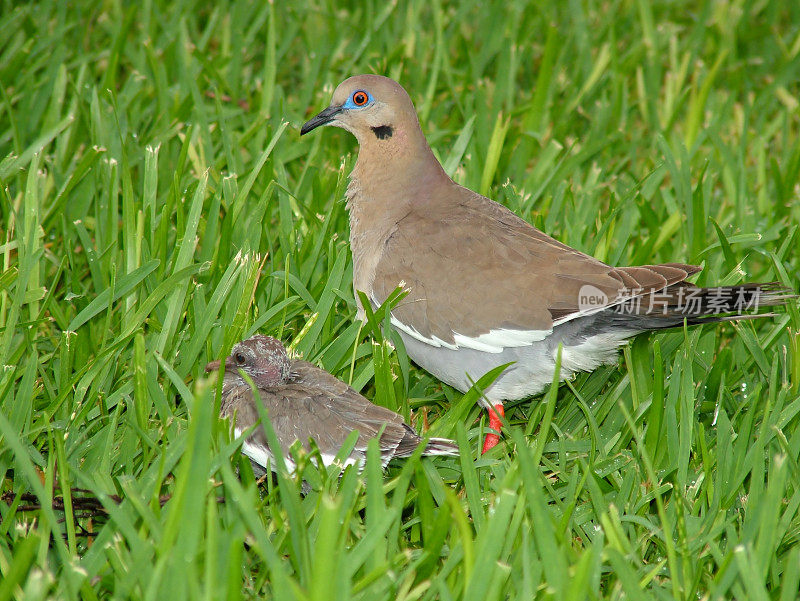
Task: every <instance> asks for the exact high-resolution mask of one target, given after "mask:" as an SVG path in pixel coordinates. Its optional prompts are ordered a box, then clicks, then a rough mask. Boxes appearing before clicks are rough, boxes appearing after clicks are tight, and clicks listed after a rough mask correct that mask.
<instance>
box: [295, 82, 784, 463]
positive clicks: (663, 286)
mask: <svg viewBox="0 0 800 601" xmlns="http://www.w3.org/2000/svg"><path fill="white" fill-rule="evenodd" d="M321 125H332V126H336V127H341V128H343V129H345V130H347V131H349V132H350V133H352V134H353V135H354V136H355V137H356V139H357V141H358V145H359V152H358V160H357V161H356V164H355V167H354V168H353V171H352V173H351V174H350V184H349V185H348V187H347V194H346V196H347V209H348V211H349V213H350V247H351V250H352V252H353V287H354V288H355V290H357V291H362V292H364V293H365V294H366V296H367V298H368V299H369V302H370V303H371V304H372V305H373V306H374V307H377V306H379V305H381V304H382V303H383V302H384V301H386V299H387V297H388V296H389V295H390V294H391V293H392V292H393V291H394V290H395V289H396V287H397V286H400V285H402V286H403V287H404V288H405V289H406V290H407V291H408V294H407V296H406V297H405V298H404V299H403V301H401V303H400V304H398V305H397V306H396V307H395V308H394V309H393V310H392V314H391V322H392V324H393V326H394V327H395V328H396V329H397V331H398V332H399V334H400V337H401V338H402V339H403V343H404V345H405V348H406V351H407V353H408V356H409V357H411V359H413V360H414V361H415V362H416V363H417V364H418V365H420V366H421V367H423V368H425V369H426V370H428V371H429V372H430V373H432V374H433V375H435V376H436V377H437V378H439V379H440V380H442V381H444V382H447V383H448V384H450V385H451V386H453V387H455V388H456V389H458V390H460V391H462V392H465V391H466V390H468V389H469V388H470V386H471V383H472V382H473V381H477V380H478V378H480V377H481V376H483V375H484V374H485V373H486V372H488V371H489V370H491V369H493V368H495V367H498V366H500V365H503V364H506V363H511V362H513V365H512V366H511V367H509V368H508V369H506V370H505V371H504V372H503V373H502V375H500V377H498V378H497V380H495V382H494V383H493V384H492V385H491V386H490V387H489V388H487V389H486V390H485V391H484V393H485V397H486V399H487V400H488V401H489V403H491V405H492V406H489V407H487V408H488V409H489V411H490V413H489V415H490V427H492V428H493V429H498V428H499V425H500V420H499V419H498V414H499V415H502V410H503V401H504V400H516V399H522V398H525V397H527V396H530V395H533V394H536V393H538V392H541V391H542V390H543V389H544V388H545V387H546V386H547V385H548V384H550V383H551V382H552V381H553V376H554V373H555V367H556V355H557V352H558V348H559V345H562V349H563V350H562V354H561V371H560V378H561V379H562V380H565V379H567V378H569V377H571V376H572V375H573V374H574V373H576V372H579V371H591V370H593V369H595V368H596V367H598V366H599V365H601V364H603V363H613V362H615V361H616V358H617V355H618V351H619V347H620V346H621V345H622V344H624V342H625V341H626V340H627V339H629V338H631V337H633V336H636V335H637V334H639V333H641V332H646V331H649V330H659V329H663V328H672V327H676V326H681V325H683V323H684V320H686V322H688V324H689V325H692V324H699V323H708V322H715V321H723V320H728V319H737V318H740V317H742V314H743V313H745V312H753V311H756V310H757V309H758V308H759V307H763V306H767V305H777V304H781V303H782V302H783V301H785V299H787V298H790V297H791V296H790V295H786V294H785V292H786V290H785V289H784V288H783V287H781V286H779V285H777V284H774V283H771V284H754V283H750V284H741V285H738V286H720V287H717V288H699V287H697V286H695V285H694V284H691V283H689V282H687V281H686V278H687V277H689V276H691V275H692V274H694V273H697V272H698V271H700V269H701V268H700V267H698V266H695V265H685V264H683V263H666V264H661V265H641V266H636V267H612V266H610V265H607V264H605V263H603V262H602V261H598V260H597V259H595V258H594V257H591V256H589V255H586V254H584V253H582V252H580V251H578V250H575V249H574V248H570V247H569V246H567V245H565V244H562V243H561V242H559V241H557V240H555V239H553V238H551V237H550V236H548V235H547V234H544V233H543V232H541V231H539V230H537V229H536V228H535V227H533V226H532V225H531V224H529V223H527V222H526V221H525V220H523V219H522V218H520V217H518V216H517V215H515V214H514V213H512V212H511V211H510V210H508V209H507V208H506V207H504V206H502V205H500V204H498V203H497V202H494V201H493V200H490V199H488V198H486V197H485V196H481V195H480V194H477V193H475V192H473V191H472V190H468V189H467V188H464V187H463V186H460V185H458V184H457V183H455V182H454V181H453V180H452V179H450V177H449V176H448V175H447V174H446V173H445V171H444V169H442V166H441V165H440V164H439V161H438V160H436V157H435V156H434V154H433V152H432V151H431V149H430V146H428V142H427V141H426V139H425V136H424V134H423V133H422V130H421V129H420V125H419V121H418V119H417V114H416V111H415V110H414V105H413V103H412V102H411V98H409V96H408V94H407V93H406V91H405V90H404V89H403V88H402V87H401V86H400V85H399V84H398V83H397V82H395V81H392V80H391V79H388V78H386V77H381V76H379V75H357V76H355V77H351V78H349V79H346V80H345V81H343V82H342V83H341V84H339V86H338V87H337V88H336V90H335V91H334V93H333V98H332V100H331V103H330V106H328V108H326V109H324V110H323V111H321V112H320V113H319V114H318V115H316V116H315V117H313V118H312V119H310V120H309V121H308V122H307V123H306V124H305V125H303V127H302V129H301V130H300V133H301V135H302V134H307V133H308V132H310V131H311V130H313V129H316V128H317V127H319V126H321ZM356 300H357V302H358V317H359V319H362V320H363V319H364V309H363V307H361V304H360V299H359V297H358V296H356ZM731 314H734V315H731ZM496 443H497V436H496V435H490V436H489V437H487V440H486V443H485V444H484V450H487V449H488V448H491V447H492V446H494V444H496Z"/></svg>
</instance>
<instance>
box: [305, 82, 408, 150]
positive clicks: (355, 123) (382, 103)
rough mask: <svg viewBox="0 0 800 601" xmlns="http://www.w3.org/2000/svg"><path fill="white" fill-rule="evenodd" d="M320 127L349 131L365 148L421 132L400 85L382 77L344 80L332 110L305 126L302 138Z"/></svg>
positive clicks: (337, 89) (330, 107)
mask: <svg viewBox="0 0 800 601" xmlns="http://www.w3.org/2000/svg"><path fill="white" fill-rule="evenodd" d="M321 125H333V126H335V127H341V128H342V129H346V130H347V131H349V132H350V133H352V134H353V135H354V136H355V137H356V138H357V139H358V141H359V143H360V144H362V145H363V144H364V143H367V142H373V141H377V142H387V143H391V142H392V141H395V140H397V138H398V137H399V138H406V137H408V136H410V135H414V134H415V133H416V132H417V131H418V130H419V121H418V120H417V113H416V111H415V110H414V104H413V103H412V102H411V98H409V96H408V94H407V93H406V91H405V90H404V89H403V87H402V86H401V85H400V84H398V83H397V82H396V81H393V80H391V79H389V78H388V77H383V76H381V75H355V76H353V77H350V78H348V79H345V80H344V81H343V82H342V83H340V84H339V86H338V87H337V88H336V90H335V91H334V93H333V98H332V99H331V103H330V106H328V108H326V109H324V110H323V111H321V112H320V113H319V114H317V115H316V116H315V117H313V118H312V119H310V120H309V121H308V122H306V123H305V125H303V127H302V129H301V130H300V135H304V134H307V133H308V132H310V131H311V130H313V129H316V128H317V127H320V126H321ZM420 134H421V132H420Z"/></svg>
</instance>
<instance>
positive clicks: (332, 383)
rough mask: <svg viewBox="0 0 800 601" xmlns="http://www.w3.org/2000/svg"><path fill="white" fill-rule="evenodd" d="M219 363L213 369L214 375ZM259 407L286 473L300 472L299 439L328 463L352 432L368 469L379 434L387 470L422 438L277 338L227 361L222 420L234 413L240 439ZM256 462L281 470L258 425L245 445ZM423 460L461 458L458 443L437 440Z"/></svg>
mask: <svg viewBox="0 0 800 601" xmlns="http://www.w3.org/2000/svg"><path fill="white" fill-rule="evenodd" d="M219 367H220V362H219V361H212V362H211V363H209V364H208V365H206V371H207V372H210V371H215V370H218V369H219ZM241 372H243V373H245V374H247V375H248V376H249V377H250V379H251V380H252V381H253V384H254V385H255V387H256V389H257V390H258V398H256V397H254V396H253V389H252V388H251V387H250V384H249V383H248V382H247V380H245V378H244V377H243V376H242V374H241ZM256 402H260V403H261V404H262V407H263V408H264V409H266V410H267V415H268V416H269V419H270V422H271V423H272V428H273V430H274V431H275V436H276V437H277V439H278V442H279V443H280V447H281V453H282V455H283V457H284V460H285V461H286V464H287V469H289V470H290V471H293V470H294V469H295V465H294V462H293V461H292V460H291V456H290V454H289V448H290V447H291V446H292V444H294V442H295V441H297V440H299V441H300V442H301V443H302V444H303V445H304V446H305V447H306V449H308V440H309V438H313V439H314V441H315V442H316V444H317V447H318V448H319V450H320V454H321V456H322V459H323V462H324V463H325V464H330V463H331V462H333V460H334V458H335V456H336V453H338V452H339V450H340V449H341V447H342V445H343V444H344V442H345V440H346V439H347V437H348V435H349V434H350V433H351V432H352V431H353V430H358V432H359V437H358V441H357V442H356V445H355V447H354V448H353V451H352V452H351V453H350V455H349V457H348V458H347V459H346V460H345V464H346V465H350V464H358V465H361V464H363V462H364V460H365V459H366V453H367V443H368V442H369V440H370V439H372V438H375V437H378V436H380V439H379V441H380V444H379V447H380V455H381V462H382V465H383V466H384V467H386V464H388V463H389V461H390V460H391V459H395V458H398V457H409V456H410V455H411V454H412V453H414V451H415V450H416V448H417V447H418V446H419V444H420V443H421V442H422V441H423V438H422V437H421V436H419V435H418V434H417V433H416V432H415V431H414V430H413V429H412V428H411V426H409V425H408V424H406V423H404V422H403V418H402V417H400V416H399V415H398V414H397V413H395V412H394V411H390V410H389V409H386V408H385V407H379V406H378V405H375V404H373V403H370V402H369V401H368V400H367V399H365V398H364V397H363V396H361V395H360V394H358V393H357V392H356V391H355V390H353V389H352V388H351V387H350V386H348V385H347V384H345V383H344V382H342V381H341V380H339V379H337V378H336V377H334V376H332V375H331V374H329V373H328V372H326V371H325V370H323V369H320V368H318V367H316V366H314V365H312V364H311V363H308V362H307V361H300V360H294V361H291V360H290V359H289V356H288V354H287V352H286V348H285V347H284V346H283V344H281V342H280V341H279V340H276V339H275V338H272V337H270V336H261V335H256V336H253V337H252V338H249V339H247V340H245V341H243V342H240V343H238V344H236V345H235V346H234V347H233V349H232V350H231V355H230V356H229V357H228V358H227V359H225V377H224V379H223V384H222V403H221V407H220V416H221V417H232V416H235V420H236V421H235V425H234V432H235V434H236V436H240V435H241V434H242V432H244V431H245V430H247V429H248V428H250V426H252V425H253V424H255V423H256V422H257V421H258V419H259V412H258V408H257V407H256ZM242 452H243V453H244V454H245V455H247V456H248V457H249V458H250V459H251V461H253V462H254V463H256V464H257V465H259V466H260V467H262V468H264V469H267V465H270V466H274V457H273V454H272V453H271V451H270V449H269V444H268V443H267V437H266V434H265V433H264V430H263V429H262V428H256V429H255V430H254V431H253V432H252V434H250V435H249V436H248V437H247V439H246V440H245V441H244V443H243V445H242ZM423 455H458V445H457V444H456V443H455V442H453V441H452V440H448V439H445V438H431V439H430V440H429V441H428V442H427V446H426V447H425V450H424V451H423Z"/></svg>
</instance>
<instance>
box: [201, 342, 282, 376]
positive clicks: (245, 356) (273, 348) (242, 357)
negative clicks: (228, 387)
mask: <svg viewBox="0 0 800 601" xmlns="http://www.w3.org/2000/svg"><path fill="white" fill-rule="evenodd" d="M219 366H220V362H219V361H218V360H217V361H212V362H211V363H209V364H208V365H206V371H207V372H210V371H214V370H218V369H219ZM240 369H241V370H242V371H243V372H245V373H246V374H247V375H248V376H250V378H251V379H252V380H253V383H254V384H255V385H256V386H258V387H259V388H274V387H275V386H279V385H281V384H285V383H286V382H288V381H289V355H288V354H287V353H286V348H285V347H284V346H283V344H282V343H281V341H280V340H277V339H276V338H272V337H271V336H262V335H261V334H257V335H255V336H253V337H252V338H248V339H247V340H243V341H242V342H239V343H238V344H235V345H234V346H233V349H231V354H230V356H228V357H227V358H226V359H225V371H226V373H230V374H238V373H239V372H238V370H240Z"/></svg>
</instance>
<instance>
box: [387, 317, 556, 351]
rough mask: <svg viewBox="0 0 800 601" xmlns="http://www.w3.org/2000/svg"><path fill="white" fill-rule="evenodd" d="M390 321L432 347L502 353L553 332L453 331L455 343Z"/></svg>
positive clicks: (502, 329)
mask: <svg viewBox="0 0 800 601" xmlns="http://www.w3.org/2000/svg"><path fill="white" fill-rule="evenodd" d="M391 322H392V325H393V326H394V327H396V328H397V329H398V330H400V331H402V332H405V333H406V334H408V335H409V336H411V337H412V338H415V339H417V340H419V341H420V342H424V343H425V344H429V345H431V346H434V347H437V348H439V347H445V348H448V349H450V350H458V349H459V348H462V347H463V348H471V349H475V350H478V351H483V352H485V353H502V352H503V349H506V348H508V347H520V346H529V345H531V344H533V343H534V342H539V341H541V340H544V339H545V338H547V337H548V336H549V335H550V334H552V333H553V330H552V328H551V329H549V330H510V329H506V328H500V329H497V330H489V332H487V333H486V334H481V335H480V336H477V337H474V338H473V337H470V336H464V335H463V334H459V333H458V332H453V339H454V341H455V344H453V343H450V342H445V341H444V340H441V339H440V338H437V337H436V336H432V337H430V338H428V337H426V336H423V335H422V334H420V333H419V332H418V331H417V330H416V329H415V328H414V327H413V326H410V325H407V324H404V323H403V322H401V321H400V320H399V319H397V318H396V317H395V316H394V315H392V317H391Z"/></svg>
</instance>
